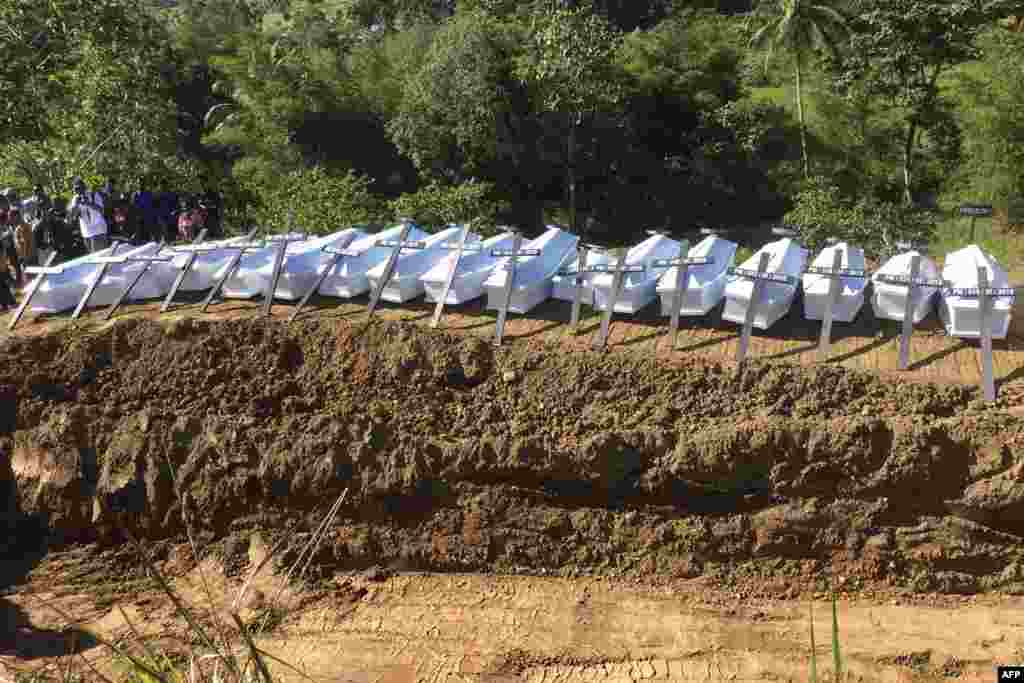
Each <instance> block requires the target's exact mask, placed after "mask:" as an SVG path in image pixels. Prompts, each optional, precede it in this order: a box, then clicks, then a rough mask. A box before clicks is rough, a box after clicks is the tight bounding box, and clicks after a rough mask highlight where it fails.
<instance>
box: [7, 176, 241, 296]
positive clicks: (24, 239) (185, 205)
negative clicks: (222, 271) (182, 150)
mask: <svg viewBox="0 0 1024 683" xmlns="http://www.w3.org/2000/svg"><path fill="white" fill-rule="evenodd" d="M204 185H205V189H204V191H203V192H202V193H199V194H179V193H177V192H174V191H171V190H164V191H162V192H153V191H151V190H150V189H149V188H148V187H147V185H146V183H140V185H139V187H138V189H136V190H135V191H134V192H130V193H128V192H120V191H119V190H118V188H117V181H116V179H114V178H110V179H108V180H107V182H106V184H104V185H103V186H102V187H98V188H93V189H89V188H88V187H86V185H85V183H84V182H83V181H82V179H81V178H75V179H74V180H73V181H72V183H71V191H72V198H71V200H70V202H68V201H66V200H65V199H62V198H57V199H55V200H51V199H50V197H49V196H48V195H47V194H46V193H45V191H44V189H43V187H42V186H41V185H38V184H37V185H36V186H35V187H33V188H32V194H31V195H30V196H29V197H28V198H27V199H25V200H21V199H20V198H19V196H18V193H17V191H15V190H13V189H7V190H4V191H3V193H0V311H2V310H6V308H7V307H9V306H13V305H14V304H15V303H16V302H15V299H14V296H13V290H15V289H17V288H18V287H20V286H21V285H22V284H24V282H25V277H24V267H25V266H32V265H38V264H41V263H43V262H45V260H46V257H47V256H48V255H49V253H50V252H51V251H55V252H57V253H58V254H60V255H61V257H62V258H61V260H66V259H69V258H74V257H75V256H78V255H80V254H81V253H85V252H88V253H92V252H96V251H99V250H101V249H105V248H106V247H107V246H108V245H109V241H110V238H111V237H119V238H122V239H128V240H132V241H135V242H138V243H143V242H148V241H166V242H169V243H170V242H175V241H179V240H180V241H191V240H192V239H194V238H195V236H196V235H197V234H199V231H200V230H203V229H205V230H206V235H207V237H209V238H211V239H216V238H218V237H220V236H221V219H222V202H221V197H220V194H219V193H218V192H217V191H216V190H214V189H212V188H211V186H210V184H209V183H204ZM65 207H66V208H65ZM79 238H80V239H79Z"/></svg>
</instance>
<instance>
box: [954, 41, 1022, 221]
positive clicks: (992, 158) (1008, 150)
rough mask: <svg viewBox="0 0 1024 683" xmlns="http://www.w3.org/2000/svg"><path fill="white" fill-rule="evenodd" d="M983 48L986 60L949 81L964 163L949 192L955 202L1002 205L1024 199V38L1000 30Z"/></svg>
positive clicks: (963, 70) (982, 45) (958, 71)
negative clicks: (957, 119)
mask: <svg viewBox="0 0 1024 683" xmlns="http://www.w3.org/2000/svg"><path fill="white" fill-rule="evenodd" d="M979 45H980V46H981V49H982V51H983V55H984V56H983V59H982V60H981V61H979V62H974V63H972V64H971V65H970V68H967V67H966V66H965V67H963V68H960V69H958V70H957V71H956V72H955V74H954V75H953V77H952V78H951V84H950V97H951V99H954V101H956V103H957V105H958V106H957V107H956V110H957V111H958V112H959V117H960V120H962V121H963V124H962V130H963V157H964V164H963V165H962V166H961V167H960V169H958V170H959V171H960V173H959V176H958V177H957V178H956V179H955V180H956V182H955V184H952V185H951V186H950V187H948V191H949V193H950V194H951V195H952V197H951V198H952V199H953V200H954V201H967V200H982V199H984V200H987V201H990V202H993V203H995V204H997V205H1002V204H1006V203H1009V202H1011V201H1013V200H1015V199H1019V198H1020V197H1024V89H1022V88H1021V87H1020V84H1021V83H1024V34H1022V33H1011V32H1009V31H1005V30H1002V29H997V30H993V31H990V32H989V33H988V34H986V35H985V36H983V37H982V38H981V39H980V41H979Z"/></svg>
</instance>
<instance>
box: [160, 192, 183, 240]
mask: <svg viewBox="0 0 1024 683" xmlns="http://www.w3.org/2000/svg"><path fill="white" fill-rule="evenodd" d="M157 220H158V223H159V226H160V232H161V235H162V236H163V237H165V238H166V239H167V241H168V242H173V241H174V240H175V239H176V238H177V236H178V195H177V193H175V192H173V191H171V190H170V189H166V188H165V189H164V191H163V192H161V193H160V196H159V197H158V198H157Z"/></svg>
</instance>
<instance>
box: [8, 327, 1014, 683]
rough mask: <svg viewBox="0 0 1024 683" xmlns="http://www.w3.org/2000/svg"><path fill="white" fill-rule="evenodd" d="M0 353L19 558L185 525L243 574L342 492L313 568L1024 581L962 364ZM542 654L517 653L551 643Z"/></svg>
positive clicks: (138, 344)
mask: <svg viewBox="0 0 1024 683" xmlns="http://www.w3.org/2000/svg"><path fill="white" fill-rule="evenodd" d="M360 322H361V321H360ZM577 346H578V345H577ZM0 355H2V357H3V358H4V361H5V362H4V363H3V364H2V367H0V519H2V520H3V521H4V522H6V523H7V525H8V528H9V529H10V532H9V534H8V535H7V538H8V539H9V543H8V548H7V550H8V552H9V554H10V556H13V554H14V553H19V554H21V556H27V555H26V554H25V553H27V551H25V550H24V548H26V547H29V546H31V545H32V544H33V543H34V541H36V540H38V538H40V537H41V536H43V535H46V536H48V538H49V547H50V548H51V549H54V550H58V549H66V548H72V547H76V546H75V544H92V545H90V546H89V547H90V548H93V549H94V550H91V551H90V552H99V551H100V550H102V549H103V548H116V547H119V546H121V545H122V544H123V542H124V541H125V539H126V536H127V535H128V534H131V535H134V536H136V537H139V538H142V539H145V540H146V541H147V547H148V548H149V549H150V551H151V554H152V559H153V560H154V561H155V562H157V563H159V566H166V565H167V563H172V564H173V562H174V561H175V555H174V553H173V552H172V549H173V548H174V547H175V543H179V542H180V540H181V538H182V534H183V532H184V531H185V529H186V527H188V528H191V529H192V530H193V531H194V532H195V535H196V537H197V538H198V539H199V542H200V545H201V547H202V548H204V549H206V550H205V551H204V552H206V553H207V554H208V555H209V557H210V558H212V560H215V561H216V562H219V563H220V567H221V572H222V573H225V574H227V575H229V576H237V575H238V572H240V571H241V568H242V567H244V566H246V563H247V561H248V557H249V555H250V553H251V551H252V539H253V534H254V533H260V534H263V537H264V538H265V542H266V543H267V544H270V545H272V544H274V543H276V542H277V541H278V540H279V538H280V537H281V536H282V535H283V534H285V529H286V528H289V531H288V532H287V539H286V549H285V551H284V552H283V553H282V554H281V556H280V558H279V559H278V560H277V561H276V562H275V567H284V566H286V565H287V564H288V563H289V562H291V561H292V560H294V559H295V557H296V554H297V549H298V547H300V545H301V544H303V543H305V541H306V540H307V539H308V538H309V534H310V533H311V532H312V531H313V530H314V529H315V528H316V525H317V524H318V523H319V521H320V519H321V518H322V516H323V514H324V512H325V510H326V509H327V507H329V506H330V504H331V502H333V501H334V500H335V499H336V498H337V497H338V496H339V495H341V494H342V493H343V492H346V497H345V500H344V503H343V505H342V507H341V509H340V512H339V515H338V518H337V520H336V521H335V523H334V525H333V526H332V528H331V530H330V533H329V535H328V538H327V541H326V542H325V543H324V544H322V546H321V549H320V551H319V552H318V554H317V556H316V558H315V563H314V567H315V569H314V571H313V574H314V578H318V579H322V580H330V577H332V576H335V575H337V573H339V572H342V573H343V572H346V571H363V570H366V569H367V568H371V567H377V568H378V569H377V570H374V571H383V572H385V573H387V572H399V573H400V574H409V573H413V574H414V573H416V572H421V573H422V572H440V573H446V574H455V573H468V574H471V575H475V576H474V577H473V578H471V579H468V580H470V581H471V582H479V581H484V580H486V579H485V578H484V577H481V576H480V575H491V576H507V575H510V574H514V575H517V576H518V577H520V578H518V579H512V578H509V579H508V581H511V582H513V583H514V582H515V581H527V580H530V581H548V580H552V579H548V578H533V579H529V578H528V577H561V578H560V579H559V580H562V581H568V582H573V583H572V585H574V586H580V585H596V584H594V583H593V582H595V581H602V580H615V581H620V580H628V581H633V580H641V581H644V582H648V583H650V582H659V581H683V582H686V581H690V582H693V581H698V582H700V586H701V589H700V590H701V591H704V592H706V593H707V594H708V595H710V594H711V592H715V591H724V594H726V595H731V596H734V597H735V598H736V599H738V600H742V601H744V602H746V603H748V604H751V602H750V601H755V600H769V601H771V600H783V601H785V600H792V599H794V598H797V597H809V596H813V595H815V594H819V596H820V595H821V593H822V591H824V590H826V588H828V587H829V586H830V585H831V586H840V587H841V588H842V590H843V591H845V592H846V593H848V594H853V595H856V594H863V595H880V596H881V595H886V596H887V595H889V594H892V593H893V592H896V593H898V594H900V595H907V594H914V593H916V594H952V595H977V594H989V595H1007V594H1009V595H1024V544H1022V542H1021V540H1022V537H1024V485H1022V483H1021V482H1022V481H1024V457H1022V453H1024V451H1022V449H1021V439H1022V436H1024V417H1021V416H1020V414H1019V413H1017V412H1015V407H1016V403H1017V401H1016V400H1014V399H1015V398H1016V396H1015V395H1014V394H1012V392H1011V393H1010V396H1011V397H1013V398H1012V399H1004V401H1003V403H1001V404H999V405H997V406H994V407H989V406H986V405H984V404H982V403H980V402H979V401H978V391H977V389H976V388H975V387H971V386H968V385H962V384H957V383H948V382H947V383H943V384H928V383H922V382H905V381H899V380H894V379H892V378H891V377H883V376H881V375H879V374H877V373H869V372H863V371H859V370H854V369H850V368H846V367H841V366H838V365H833V364H824V365H818V366H814V367H800V366H798V365H786V364H771V363H758V362H752V363H750V364H748V366H747V367H745V368H744V369H742V370H741V369H739V368H737V367H736V366H735V365H733V364H730V363H727V362H721V361H718V360H715V359H708V358H690V359H688V361H687V362H686V363H678V362H667V361H663V360H655V359H653V358H652V357H651V355H650V354H646V353H641V352H637V351H630V350H629V349H619V350H617V351H616V352H615V353H610V354H600V353H593V352H587V351H579V350H578V349H577V350H576V351H574V352H573V353H569V352H567V346H566V345H562V344H554V343H551V342H549V341H547V340H545V339H543V338H539V337H534V338H519V339H517V340H516V342H515V343H514V344H510V345H508V346H506V347H503V348H495V347H493V346H491V345H490V344H488V343H486V341H485V340H483V339H481V338H479V337H475V336H473V335H465V334H451V333H446V332H436V331H431V330H427V329H425V328H424V327H422V326H419V325H414V324H409V323H403V322H395V321H384V322H381V321H378V322H374V323H372V324H370V325H369V326H363V325H362V324H353V323H351V322H349V321H346V320H336V319H335V320H324V319H322V318H317V317H310V318H308V319H307V318H304V319H301V320H300V321H299V322H297V323H295V324H293V325H291V326H287V325H285V324H284V323H282V322H281V321H279V320H271V321H265V320H258V319H251V318H250V319H238V320H220V321H210V320H203V319H197V318H192V317H188V316H184V317H180V316H179V317H176V318H174V319H172V320H170V321H165V322H163V323H159V322H155V321H152V320H145V319H140V318H126V319H122V320H120V321H118V322H116V323H115V324H112V325H108V326H103V327H85V328H83V329H81V330H77V331H73V330H71V329H61V330H57V331H53V332H49V333H46V334H39V333H36V334H31V335H23V336H12V337H8V338H6V339H5V340H4V341H3V342H2V348H0ZM1007 401H1009V403H1008V402H1007ZM296 522H297V523H299V527H297V528H291V527H290V525H292V524H294V523H296ZM26 544H27V545H26ZM44 564H45V561H44ZM41 566H42V565H41ZM47 566H49V565H47ZM410 575H412V574H410ZM394 580H395V579H392V580H391V581H394ZM424 580H427V579H424ZM427 581H429V580H427ZM581 582H582V583H581ZM388 585H391V584H388ZM524 585H526V584H524ZM529 585H541V584H529ZM538 590H540V589H538ZM545 590H547V589H545ZM556 592H557V591H556ZM563 597H564V596H563ZM608 599H609V600H610V599H611V598H608ZM885 599H886V600H888V599H889V598H888V597H886V598H885ZM538 600H539V598H538ZM549 600H550V601H551V604H552V605H555V604H556V602H557V601H556V600H555V599H554V598H549ZM659 609H660V608H659ZM655 611H657V610H655ZM1015 618H1016V617H1015ZM1020 621H1024V618H1021V619H1020ZM378 628H382V627H381V626H379V625H378ZM608 628H611V627H610V626H609V627H608ZM595 647H596V646H595ZM897 654H898V653H897ZM551 656H552V657H554V656H555V655H551ZM601 656H605V655H601ZM623 656H626V655H617V657H619V658H620V659H621V658H622V657H623ZM651 656H655V655H651ZM659 656H662V659H663V660H664V661H665V662H669V661H670V660H671V658H668V657H667V656H666V655H664V653H662V655H659ZM894 656H896V655H894ZM951 656H952V655H951ZM629 657H633V655H629ZM595 658H596V659H595ZM527 659H529V658H527ZM584 659H585V658H584ZM597 659H600V657H599V656H598V655H597V654H595V655H594V656H593V657H592V660H593V661H591V660H587V661H582V660H581V661H580V662H578V664H579V665H580V666H583V665H584V664H587V665H591V664H592V665H594V666H597ZM627 659H628V657H627ZM559 661H561V660H559ZM671 661H674V660H671ZM562 663H564V662H562ZM527 664H529V666H527ZM527 664H524V665H523V667H520V668H521V669H522V670H521V671H519V672H516V673H515V675H519V674H522V675H523V676H529V675H533V674H528V672H527V669H529V668H530V666H534V667H536V666H541V665H542V664H543V662H540V663H538V662H537V661H534V660H529V661H527ZM940 664H942V663H940ZM666 666H668V664H666ZM513 668H514V667H513ZM652 670H653V669H652ZM581 671H582V670H581ZM478 673H479V672H478ZM535 673H536V672H534V674H535ZM418 675H419V674H417V676H418ZM438 675H439V674H438ZM588 675H589V674H586V673H585V672H582V673H580V676H583V677H584V678H586V677H587V676H588ZM602 675H605V674H602ZM607 675H611V674H607ZM624 675H627V676H628V673H627V674H624ZM641 677H643V676H641ZM417 680H419V679H417Z"/></svg>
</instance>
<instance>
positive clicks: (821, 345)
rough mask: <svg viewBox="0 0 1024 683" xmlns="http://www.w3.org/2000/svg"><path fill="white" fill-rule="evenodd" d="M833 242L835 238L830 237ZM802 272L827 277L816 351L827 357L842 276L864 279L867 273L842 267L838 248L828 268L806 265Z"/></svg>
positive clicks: (830, 346)
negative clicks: (826, 288) (826, 295)
mask: <svg viewBox="0 0 1024 683" xmlns="http://www.w3.org/2000/svg"><path fill="white" fill-rule="evenodd" d="M829 242H830V243H832V244H835V243H836V242H837V240H835V239H830V240H829ZM804 273H809V274H811V275H820V276H822V277H825V278H828V279H829V283H828V299H827V300H826V301H825V314H824V315H823V316H822V318H821V337H820V338H819V340H818V353H819V354H820V356H821V357H822V358H827V357H828V355H829V352H830V351H831V350H832V313H833V309H834V307H835V305H836V304H837V303H839V296H840V295H841V294H842V291H843V280H842V278H844V277H848V278H857V279H865V278H867V276H868V274H867V271H864V270H856V269H851V268H845V269H844V268H843V254H842V252H841V251H839V250H838V249H836V250H835V252H834V253H833V254H832V266H831V267H830V268H825V267H818V266H808V267H807V269H806V270H805V271H804Z"/></svg>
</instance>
